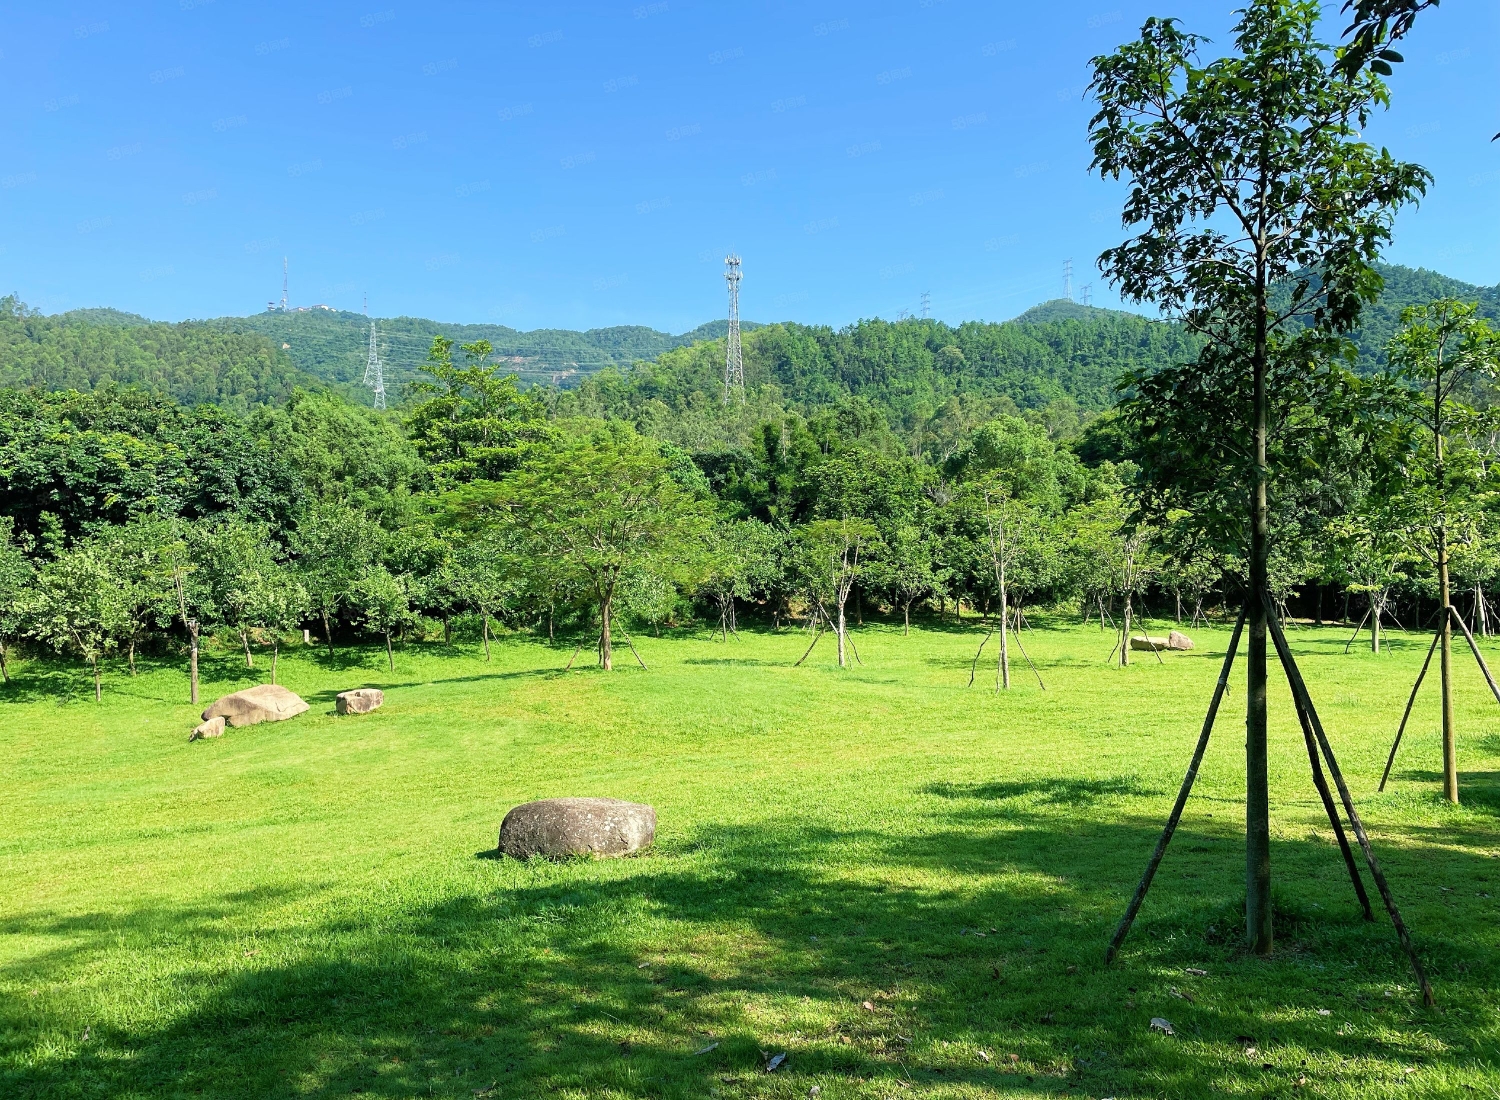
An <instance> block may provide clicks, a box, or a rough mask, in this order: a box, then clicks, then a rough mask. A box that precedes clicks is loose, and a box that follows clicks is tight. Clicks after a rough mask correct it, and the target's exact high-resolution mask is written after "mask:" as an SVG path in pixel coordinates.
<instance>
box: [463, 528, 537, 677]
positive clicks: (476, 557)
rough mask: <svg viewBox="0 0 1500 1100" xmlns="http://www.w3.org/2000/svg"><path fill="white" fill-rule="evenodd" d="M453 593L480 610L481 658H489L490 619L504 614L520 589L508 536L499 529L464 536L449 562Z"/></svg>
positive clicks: (517, 572) (466, 604)
mask: <svg viewBox="0 0 1500 1100" xmlns="http://www.w3.org/2000/svg"><path fill="white" fill-rule="evenodd" d="M448 575H449V578H450V583H451V584H452V586H453V591H454V594H455V595H457V597H458V598H459V600H460V601H461V602H462V603H463V604H464V605H465V606H466V607H469V608H471V609H473V610H474V611H477V612H478V613H479V627H480V634H481V636H482V638H483V641H484V659H485V660H486V661H488V660H489V659H490V619H491V618H493V617H494V616H495V615H497V614H503V613H504V612H505V609H506V607H507V605H508V604H509V603H510V602H511V601H512V600H514V599H515V597H516V596H517V594H518V592H519V590H520V583H519V581H520V563H519V562H518V561H517V559H516V557H515V553H514V547H513V546H512V545H511V542H510V540H509V539H506V538H504V537H503V536H502V535H501V534H500V533H499V532H495V531H491V532H490V533H488V534H487V535H486V534H480V535H478V536H476V537H474V538H472V539H468V540H465V541H464V542H463V543H461V544H460V545H459V546H458V547H457V548H456V549H455V550H454V552H453V556H452V560H451V561H450V563H449V566H448Z"/></svg>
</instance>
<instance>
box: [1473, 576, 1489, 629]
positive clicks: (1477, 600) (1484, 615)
mask: <svg viewBox="0 0 1500 1100" xmlns="http://www.w3.org/2000/svg"><path fill="white" fill-rule="evenodd" d="M1474 617H1475V618H1476V619H1478V620H1479V636H1480V637H1481V638H1488V637H1489V636H1490V615H1489V611H1488V609H1486V608H1485V606H1484V586H1483V585H1481V584H1476V585H1474Z"/></svg>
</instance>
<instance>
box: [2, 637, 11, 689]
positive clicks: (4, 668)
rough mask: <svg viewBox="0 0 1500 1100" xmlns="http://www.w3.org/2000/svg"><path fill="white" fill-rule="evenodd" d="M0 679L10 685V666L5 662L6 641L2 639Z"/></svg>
mask: <svg viewBox="0 0 1500 1100" xmlns="http://www.w3.org/2000/svg"><path fill="white" fill-rule="evenodd" d="M0 678H3V679H4V680H5V682H6V683H7V684H8V683H10V665H8V664H7V663H6V661H5V639H4V638H0Z"/></svg>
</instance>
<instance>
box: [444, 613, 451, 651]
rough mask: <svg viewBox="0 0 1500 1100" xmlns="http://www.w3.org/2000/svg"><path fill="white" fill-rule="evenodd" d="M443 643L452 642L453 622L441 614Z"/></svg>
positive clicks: (449, 643)
mask: <svg viewBox="0 0 1500 1100" xmlns="http://www.w3.org/2000/svg"><path fill="white" fill-rule="evenodd" d="M443 644H444V645H452V644H453V623H452V621H451V620H450V619H449V617H448V616H447V615H444V616H443Z"/></svg>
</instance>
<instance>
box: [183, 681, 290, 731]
mask: <svg viewBox="0 0 1500 1100" xmlns="http://www.w3.org/2000/svg"><path fill="white" fill-rule="evenodd" d="M305 710H307V704H306V703H305V702H303V701H302V699H300V698H299V697H298V696H297V695H295V694H293V693H292V692H290V691H288V690H287V689H286V688H284V687H282V686H281V685H279V684H261V685H260V686H259V687H253V688H246V689H245V690H244V691H236V692H235V693H234V694H232V695H226V696H224V697H223V698H222V699H218V700H216V701H215V702H213V703H212V704H210V705H209V707H208V708H207V709H206V710H205V711H204V712H203V720H204V721H205V722H207V721H208V720H209V719H210V718H223V719H224V720H225V721H226V722H228V723H229V724H230V725H231V726H234V727H236V728H238V727H240V726H253V725H255V724H256V723H258V722H284V721H286V720H287V719H288V718H295V717H297V715H299V714H301V713H302V712H304V711H305Z"/></svg>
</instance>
